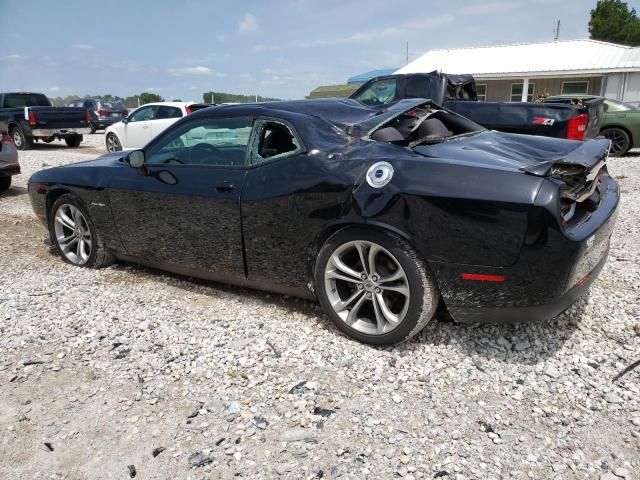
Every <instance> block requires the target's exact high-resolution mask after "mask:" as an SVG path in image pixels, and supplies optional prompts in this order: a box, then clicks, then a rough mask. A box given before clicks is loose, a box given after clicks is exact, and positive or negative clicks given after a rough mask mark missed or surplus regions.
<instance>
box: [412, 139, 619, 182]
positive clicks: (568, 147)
mask: <svg viewBox="0 0 640 480" xmlns="http://www.w3.org/2000/svg"><path fill="white" fill-rule="evenodd" d="M414 151H415V152H416V153H419V154H420V155H424V156H426V157H431V158H442V159H446V160H448V161H452V162H456V163H463V164H467V165H477V166H485V167H493V168H501V169H513V170H520V171H523V172H526V173H529V174H532V175H539V176H546V175H550V174H551V173H552V170H553V167H560V166H566V165H571V166H575V167H579V168H582V169H585V170H591V168H593V167H594V166H595V165H597V164H598V163H600V162H601V161H603V160H605V159H606V157H607V155H608V151H609V140H604V139H601V140H587V141H586V142H580V141H577V140H564V139H559V138H549V137H537V136H532V135H519V134H515V133H502V132H494V131H485V132H481V133H478V134H474V135H471V136H466V137H459V138H452V139H450V140H446V141H444V142H442V143H438V144H435V145H419V146H417V147H415V148H414Z"/></svg>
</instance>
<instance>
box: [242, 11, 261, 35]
mask: <svg viewBox="0 0 640 480" xmlns="http://www.w3.org/2000/svg"><path fill="white" fill-rule="evenodd" d="M257 28H258V19H257V18H256V17H255V16H253V15H252V14H250V13H245V14H244V17H242V20H240V23H238V31H239V32H240V33H247V32H252V31H254V30H257Z"/></svg>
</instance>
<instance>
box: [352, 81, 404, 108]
mask: <svg viewBox="0 0 640 480" xmlns="http://www.w3.org/2000/svg"><path fill="white" fill-rule="evenodd" d="M355 99H356V100H357V101H359V102H360V103H364V104H365V105H372V106H375V105H383V104H385V103H391V102H393V101H395V99H396V79H395V78H385V79H382V80H378V81H377V82H374V83H372V84H371V85H369V86H368V87H367V88H366V89H365V90H363V91H362V92H361V93H360V94H358V95H357V96H356V97H355Z"/></svg>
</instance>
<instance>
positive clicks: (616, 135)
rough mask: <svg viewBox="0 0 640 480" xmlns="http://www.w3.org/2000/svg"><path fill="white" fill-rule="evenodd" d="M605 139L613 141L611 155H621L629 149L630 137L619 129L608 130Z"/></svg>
mask: <svg viewBox="0 0 640 480" xmlns="http://www.w3.org/2000/svg"><path fill="white" fill-rule="evenodd" d="M604 137H605V138H608V139H609V140H611V148H610V153H611V155H614V156H615V155H621V154H623V153H625V152H626V151H627V150H628V149H629V137H628V136H627V134H626V133H624V132H623V131H621V130H618V129H617V128H611V129H607V130H606V132H604Z"/></svg>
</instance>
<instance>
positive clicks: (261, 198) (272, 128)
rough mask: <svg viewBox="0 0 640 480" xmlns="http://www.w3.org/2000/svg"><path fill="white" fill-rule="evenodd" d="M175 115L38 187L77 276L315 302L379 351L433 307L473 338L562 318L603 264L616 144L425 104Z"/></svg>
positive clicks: (50, 173) (225, 109)
mask: <svg viewBox="0 0 640 480" xmlns="http://www.w3.org/2000/svg"><path fill="white" fill-rule="evenodd" d="M143 108H144V107H143ZM141 110H142V108H141V109H139V110H138V112H140V111H141ZM157 110H158V109H157V108H156V109H155V111H157ZM181 113H182V114H183V115H182V116H181V118H179V119H178V120H177V121H175V123H173V124H172V125H171V126H169V127H165V128H164V130H163V131H162V132H161V133H160V134H159V135H157V136H155V137H154V138H153V139H152V140H151V141H150V142H149V143H148V144H146V145H145V146H144V148H142V149H139V150H134V151H131V152H113V153H108V154H105V155H103V156H101V157H99V158H97V159H96V160H94V161H91V162H82V163H78V164H73V165H67V166H65V167H57V168H49V169H45V170H41V171H39V172H37V173H35V174H34V175H33V176H32V177H31V178H30V180H29V195H30V198H31V202H32V205H33V209H34V211H35V212H36V215H37V217H38V218H39V219H40V220H41V221H42V223H43V225H44V226H45V227H46V228H47V229H48V231H49V235H50V238H51V242H52V243H53V245H55V247H56V248H57V250H58V252H59V253H60V255H61V257H62V259H63V260H64V261H65V262H67V263H70V264H72V265H76V266H79V267H89V268H99V267H103V266H105V265H108V264H109V263H111V262H113V261H115V260H124V261H133V262H138V263H141V264H144V265H150V266H153V267H155V268H159V269H164V270H167V271H171V272H176V273H179V274H185V275H189V276H194V277H202V278H206V279H212V280H216V281H222V282H226V283H234V284H238V285H244V286H249V287H253V288H258V289H263V290H270V291H274V292H279V293H285V294H289V295H297V296H301V297H306V298H317V299H318V300H319V302H320V303H321V305H322V306H323V308H324V310H325V312H326V313H327V315H328V316H329V318H331V319H332V321H333V322H334V323H335V324H336V325H337V327H338V328H339V329H340V330H342V331H343V332H345V333H346V334H347V335H349V336H351V337H353V338H355V339H357V340H360V341H363V342H367V343H371V344H378V345H387V344H393V343H397V342H401V341H404V340H406V339H408V338H410V337H412V336H413V335H415V334H416V333H418V332H419V331H420V330H421V329H422V327H424V325H425V324H426V323H428V322H429V321H430V320H431V319H432V318H433V316H434V314H435V312H436V309H437V308H438V306H439V305H442V306H443V307H446V308H447V309H448V311H449V312H450V314H451V315H452V316H453V318H454V319H456V320H458V321H461V322H477V321H509V320H521V321H522V320H531V321H535V320H540V319H543V318H549V317H552V316H554V315H557V314H558V313H559V312H561V311H562V310H564V309H565V308H567V307H568V306H569V305H571V303H573V302H574V301H575V300H576V299H577V298H578V297H579V296H580V295H581V294H582V293H583V292H584V291H585V290H586V289H587V288H588V287H589V285H590V284H591V283H592V282H593V281H594V280H595V278H596V276H597V275H598V273H599V272H600V270H601V269H602V267H603V265H604V263H605V262H606V259H607V255H608V250H609V238H610V235H611V232H612V230H613V226H614V223H615V217H616V209H617V205H618V200H619V187H618V184H617V183H616V181H615V180H614V179H613V178H612V177H611V176H610V175H609V173H608V171H607V165H606V161H607V154H608V148H609V141H608V140H604V139H600V140H587V141H585V142H579V141H575V140H565V139H558V138H545V137H539V136H527V135H518V134H511V133H503V132H496V131H489V130H486V129H485V128H483V127H481V126H480V125H478V124H477V123H475V122H473V121H471V120H468V119H466V118H464V117H462V116H460V115H458V114H456V113H453V112H450V111H447V110H443V109H442V108H441V107H440V106H438V105H437V104H435V103H433V102H431V101H427V100H424V99H407V100H399V101H396V102H393V103H391V104H387V105H376V106H364V105H363V104H362V103H359V102H357V101H356V100H335V99H326V100H304V101H292V102H273V103H264V104H248V105H230V106H220V107H216V108H204V109H202V110H201V111H198V112H195V113H192V114H190V115H184V113H185V112H182V111H181ZM141 115H142V114H141ZM147 115H151V111H148V112H147V113H144V116H147ZM176 115H177V113H176ZM149 118H150V117H147V120H149ZM140 121H143V120H140ZM134 123H137V122H132V121H128V125H131V124H134ZM149 128H150V129H152V125H150V126H149ZM152 132H153V130H152Z"/></svg>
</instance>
